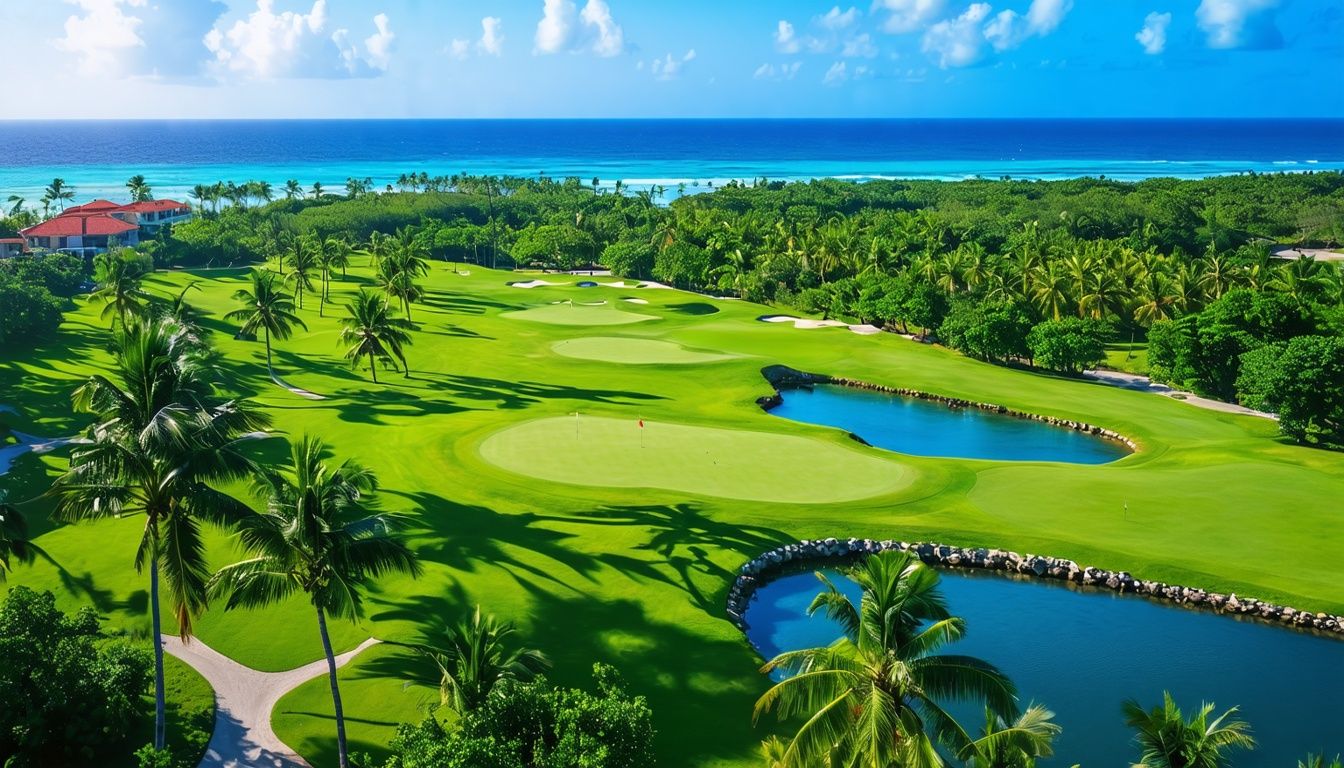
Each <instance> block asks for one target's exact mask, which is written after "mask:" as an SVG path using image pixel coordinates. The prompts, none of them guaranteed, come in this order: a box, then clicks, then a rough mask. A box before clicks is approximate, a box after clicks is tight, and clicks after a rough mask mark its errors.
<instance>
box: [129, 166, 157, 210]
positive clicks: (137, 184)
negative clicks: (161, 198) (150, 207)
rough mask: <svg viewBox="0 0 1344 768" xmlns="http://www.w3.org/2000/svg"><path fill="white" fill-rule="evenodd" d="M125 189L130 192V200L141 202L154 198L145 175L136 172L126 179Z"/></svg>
mask: <svg viewBox="0 0 1344 768" xmlns="http://www.w3.org/2000/svg"><path fill="white" fill-rule="evenodd" d="M126 189H127V190H128V191H129V192H130V193H131V200H132V202H136V203H143V202H145V201H146V200H153V199H154V193H153V190H151V189H150V188H149V182H147V181H145V177H144V176H142V175H141V174H138V173H137V174H136V175H134V176H132V177H131V178H130V179H128V180H127V181H126Z"/></svg>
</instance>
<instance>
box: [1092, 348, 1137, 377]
mask: <svg viewBox="0 0 1344 768" xmlns="http://www.w3.org/2000/svg"><path fill="white" fill-rule="evenodd" d="M1103 365H1104V366H1105V367H1107V368H1110V369H1111V370H1113V371H1124V372H1125V373H1134V374H1138V375H1139V376H1147V375H1148V345H1147V344H1110V345H1107V347H1106V362H1105V363H1103Z"/></svg>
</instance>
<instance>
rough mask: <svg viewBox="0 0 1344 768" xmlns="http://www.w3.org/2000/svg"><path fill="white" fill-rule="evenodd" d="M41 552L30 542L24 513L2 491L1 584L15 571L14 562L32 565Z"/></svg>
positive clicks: (0, 512)
mask: <svg viewBox="0 0 1344 768" xmlns="http://www.w3.org/2000/svg"><path fill="white" fill-rule="evenodd" d="M41 551H42V550H40V549H39V548H38V547H37V545H36V544H34V543H32V542H31V541H29V540H28V522H27V521H26V520H24V519H23V513H21V512H19V508H18V507H16V506H15V505H13V504H11V503H9V501H8V500H7V499H6V498H5V494H4V492H3V491H0V582H3V581H4V580H5V575H6V574H8V573H9V572H10V571H11V570H13V568H14V566H13V563H14V562H20V563H32V562H33V560H34V559H36V556H37V555H38V554H39V553H40V552H41Z"/></svg>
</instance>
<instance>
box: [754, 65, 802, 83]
mask: <svg viewBox="0 0 1344 768" xmlns="http://www.w3.org/2000/svg"><path fill="white" fill-rule="evenodd" d="M802 66H803V62H801V61H791V62H789V63H787V64H780V65H779V66H775V65H774V64H768V63H767V64H762V65H761V66H759V67H757V68H756V73H755V74H754V75H752V76H753V77H755V78H756V79H757V80H792V79H793V78H794V76H795V75H797V74H798V70H799V69H800V68H802Z"/></svg>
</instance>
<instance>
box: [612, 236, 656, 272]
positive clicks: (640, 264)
mask: <svg viewBox="0 0 1344 768" xmlns="http://www.w3.org/2000/svg"><path fill="white" fill-rule="evenodd" d="M600 261H601V262H602V266H604V267H606V268H607V269H610V270H611V272H612V274H614V275H621V276H623V277H633V278H636V279H641V280H642V279H644V278H646V277H648V276H649V274H650V273H651V272H652V271H653V246H651V245H649V244H648V243H643V242H640V241H638V240H622V241H620V242H615V243H612V244H611V245H608V246H607V247H606V248H604V249H602V258H601V259H600Z"/></svg>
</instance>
